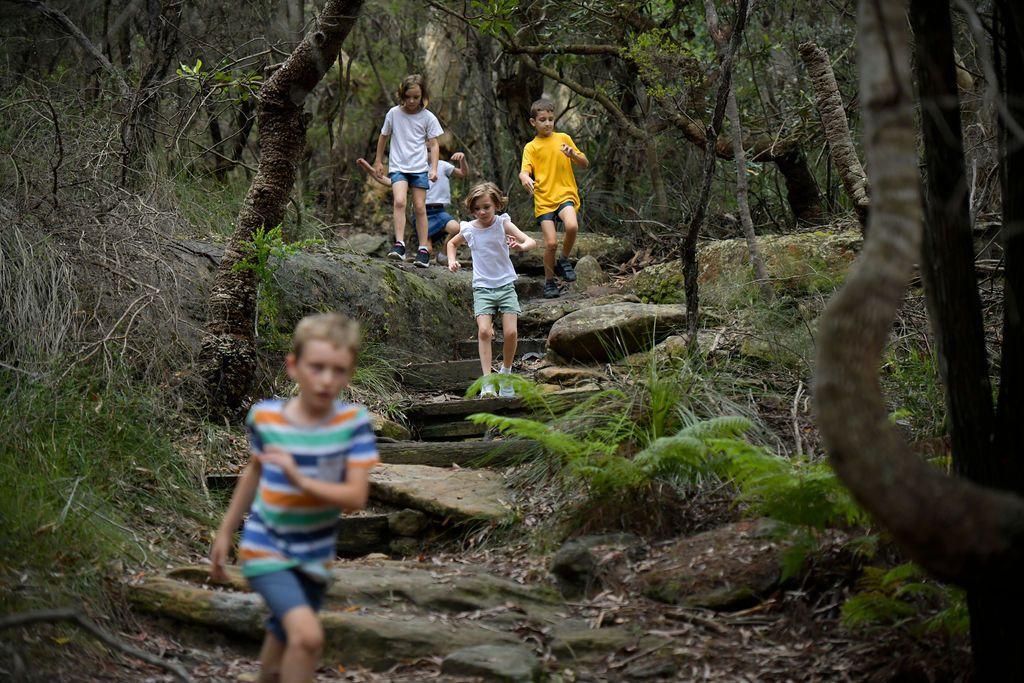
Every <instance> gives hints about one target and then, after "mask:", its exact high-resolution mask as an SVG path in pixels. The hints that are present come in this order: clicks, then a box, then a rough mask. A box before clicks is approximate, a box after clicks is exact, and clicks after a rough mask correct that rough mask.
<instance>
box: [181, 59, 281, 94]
mask: <svg viewBox="0 0 1024 683" xmlns="http://www.w3.org/2000/svg"><path fill="white" fill-rule="evenodd" d="M226 65H227V63H226V62H225V66H226ZM175 72H176V73H177V74H178V77H179V78H181V79H182V80H184V81H186V82H187V83H189V84H190V85H191V86H192V87H193V88H195V90H196V91H197V92H209V93H210V94H211V95H212V94H217V95H220V97H221V99H223V100H226V101H230V102H232V103H234V104H238V103H240V102H242V101H244V100H247V99H249V98H250V97H252V96H254V95H255V94H256V91H257V90H259V87H260V85H261V84H262V82H263V76H261V75H260V74H259V72H257V71H231V70H228V69H225V68H217V67H215V68H213V69H207V70H206V71H203V60H201V59H196V63H195V65H194V66H189V65H188V64H185V63H181V64H179V65H178V68H177V69H175Z"/></svg>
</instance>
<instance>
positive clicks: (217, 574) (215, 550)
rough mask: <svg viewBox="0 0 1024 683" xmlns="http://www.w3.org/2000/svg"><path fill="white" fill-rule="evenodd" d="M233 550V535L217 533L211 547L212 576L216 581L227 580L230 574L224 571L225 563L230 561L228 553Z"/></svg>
mask: <svg viewBox="0 0 1024 683" xmlns="http://www.w3.org/2000/svg"><path fill="white" fill-rule="evenodd" d="M230 551H231V536H230V535H225V534H217V538H216V539H215V540H214V541H213V546H212V547H211V548H210V578H211V579H213V580H214V581H227V580H228V575H227V572H225V571H224V565H225V564H227V561H228V553H229V552H230Z"/></svg>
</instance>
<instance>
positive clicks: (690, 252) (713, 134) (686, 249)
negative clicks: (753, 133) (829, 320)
mask: <svg viewBox="0 0 1024 683" xmlns="http://www.w3.org/2000/svg"><path fill="white" fill-rule="evenodd" d="M747 7H748V2H747V0H739V6H738V7H737V9H736V24H735V25H734V26H733V29H732V37H731V38H730V40H729V47H728V48H726V49H725V50H723V51H722V55H721V60H720V62H721V63H720V65H719V72H720V76H719V82H718V95H717V96H716V98H715V113H714V114H713V115H712V117H711V125H710V126H708V129H707V131H705V136H706V137H705V140H706V142H707V145H706V147H705V149H704V167H703V180H702V182H701V187H700V196H699V197H698V198H697V203H696V205H695V207H694V211H693V216H691V218H690V224H689V225H688V226H687V228H686V235H685V236H684V238H683V248H682V266H683V288H684V289H685V291H686V331H687V333H688V335H689V340H688V343H689V346H690V349H691V350H692V349H696V348H697V322H698V313H699V301H698V297H697V235H698V234H699V233H700V229H701V226H703V225H704V213H705V210H706V207H707V204H708V200H709V198H710V197H711V181H712V180H713V179H714V176H715V159H716V156H717V153H716V151H715V144H716V143H717V142H718V132H719V131H720V130H721V129H722V121H723V120H724V119H725V105H726V102H727V101H728V99H729V88H730V87H731V86H732V63H733V61H734V60H735V59H736V53H737V52H738V51H739V48H740V41H741V40H742V38H743V27H744V26H745V25H746V22H747Z"/></svg>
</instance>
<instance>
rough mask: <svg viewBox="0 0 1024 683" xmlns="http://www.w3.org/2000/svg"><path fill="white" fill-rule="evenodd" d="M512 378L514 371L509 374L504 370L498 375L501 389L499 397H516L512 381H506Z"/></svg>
mask: <svg viewBox="0 0 1024 683" xmlns="http://www.w3.org/2000/svg"><path fill="white" fill-rule="evenodd" d="M511 376H512V371H511V370H509V371H508V372H505V371H504V370H502V372H500V373H498V387H499V389H498V396H501V397H502V398H514V397H515V395H516V389H515V387H514V386H512V382H511V380H508V379H506V378H507V377H511Z"/></svg>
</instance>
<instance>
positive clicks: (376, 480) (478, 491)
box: [370, 465, 512, 523]
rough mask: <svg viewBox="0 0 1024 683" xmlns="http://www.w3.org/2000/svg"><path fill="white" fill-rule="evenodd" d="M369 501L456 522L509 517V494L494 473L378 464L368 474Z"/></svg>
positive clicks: (510, 507)
mask: <svg viewBox="0 0 1024 683" xmlns="http://www.w3.org/2000/svg"><path fill="white" fill-rule="evenodd" d="M370 498H372V499H373V500H377V501H380V502H383V503H388V504H391V505H398V506H402V507H408V508H412V509H413V510H421V511H423V512H425V513H427V514H429V515H432V516H435V517H438V518H440V519H442V520H445V521H453V522H456V523H459V522H471V521H481V522H503V521H506V520H508V519H510V518H511V517H512V506H511V501H512V491H511V490H509V489H508V488H506V486H505V482H504V476H503V475H502V474H501V473H500V472H496V471H494V470H470V469H461V468H459V469H453V468H447V467H430V466H427V465H379V466H377V467H375V468H373V470H372V471H371V472H370Z"/></svg>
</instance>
